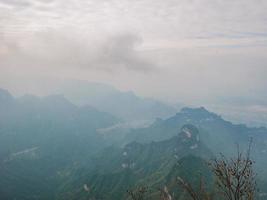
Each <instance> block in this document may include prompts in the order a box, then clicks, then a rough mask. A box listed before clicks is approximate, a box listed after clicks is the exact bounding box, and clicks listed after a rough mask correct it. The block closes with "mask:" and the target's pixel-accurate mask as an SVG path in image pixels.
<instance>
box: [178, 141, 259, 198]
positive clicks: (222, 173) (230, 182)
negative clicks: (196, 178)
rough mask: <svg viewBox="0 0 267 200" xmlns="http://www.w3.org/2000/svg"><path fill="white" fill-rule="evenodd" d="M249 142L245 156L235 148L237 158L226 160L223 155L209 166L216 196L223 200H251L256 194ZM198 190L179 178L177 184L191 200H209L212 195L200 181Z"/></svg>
mask: <svg viewBox="0 0 267 200" xmlns="http://www.w3.org/2000/svg"><path fill="white" fill-rule="evenodd" d="M251 144H252V142H251V141H250V144H249V148H248V151H247V152H246V154H243V153H240V151H239V147H238V148H237V149H238V151H237V157H235V158H230V159H227V158H226V157H225V156H224V155H223V154H221V155H220V158H215V159H214V160H212V161H211V162H210V163H209V165H210V168H211V170H212V172H213V174H214V176H215V179H216V182H215V186H216V190H217V193H216V196H217V199H218V195H220V196H221V198H222V199H225V200H253V199H255V193H256V178H255V176H256V174H255V173H254V171H253V163H254V162H253V161H252V160H251V158H250V151H251ZM200 182H201V184H200V189H199V190H198V191H197V192H196V191H195V190H194V189H193V188H192V186H191V185H190V184H189V183H187V182H186V181H184V180H183V179H181V178H178V183H179V184H180V185H181V186H182V188H183V189H184V190H185V191H186V192H187V193H188V194H189V196H190V197H191V198H192V199H193V200H211V199H213V197H214V194H211V193H209V192H207V191H206V189H205V187H204V182H203V181H200Z"/></svg>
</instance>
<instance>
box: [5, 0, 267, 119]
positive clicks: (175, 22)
mask: <svg viewBox="0 0 267 200" xmlns="http://www.w3.org/2000/svg"><path fill="white" fill-rule="evenodd" d="M266 9H267V2H266V1H264V0H235V1H232V0H231V1H230V0H190V1H188V0H181V1H174V0H164V1H163V0H154V1H152V0H143V1H129V0H125V1H122V0H110V1H106V0H100V1H99V0H98V1H97V0H90V1H82V0H79V1H74V0H67V1H66V0H65V1H63V0H47V1H45V0H19V1H18V0H0V86H1V87H2V88H6V89H8V90H10V91H11V92H12V93H13V94H15V95H22V94H25V93H34V94H37V95H47V94H48V93H49V91H51V90H50V89H51V88H52V87H53V84H54V83H55V82H56V81H57V80H58V79H60V80H67V79H78V80H87V81H90V82H92V81H93V82H102V83H107V84H110V85H113V86H115V87H117V88H119V89H121V90H125V91H128V90H131V91H134V92H135V93H136V94H138V95H139V96H143V97H153V98H156V99H160V100H162V101H165V102H169V103H172V104H175V103H181V102H182V103H184V104H189V105H207V104H208V105H209V106H210V107H212V105H215V106H216V107H217V108H218V107H220V109H219V110H220V111H222V112H223V111H224V110H226V108H225V104H226V107H227V110H228V111H229V110H232V107H233V106H234V107H235V109H237V107H238V110H239V111H240V105H242V107H241V110H242V111H244V110H245V112H247V111H249V112H257V113H261V114H264V116H266V113H267V111H266V110H267V108H266V97H267V95H266V94H267V91H266V86H267V79H266V74H267V67H266V64H267V14H266ZM52 83H53V84H52Z"/></svg>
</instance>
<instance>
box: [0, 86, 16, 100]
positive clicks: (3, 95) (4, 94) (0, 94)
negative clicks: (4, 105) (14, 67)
mask: <svg viewBox="0 0 267 200" xmlns="http://www.w3.org/2000/svg"><path fill="white" fill-rule="evenodd" d="M13 99H14V98H13V96H12V95H11V94H10V93H9V92H8V91H7V90H5V89H2V88H0V102H9V101H12V100H13Z"/></svg>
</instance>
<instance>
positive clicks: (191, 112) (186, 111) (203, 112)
mask: <svg viewBox="0 0 267 200" xmlns="http://www.w3.org/2000/svg"><path fill="white" fill-rule="evenodd" d="M177 115H188V116H191V117H196V118H221V117H220V116H219V115H217V114H215V113H213V112H210V111H208V110H207V109H206V108H205V107H198V108H189V107H184V108H182V109H181V111H180V112H179V113H177Z"/></svg>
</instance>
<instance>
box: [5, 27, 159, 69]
mask: <svg viewBox="0 0 267 200" xmlns="http://www.w3.org/2000/svg"><path fill="white" fill-rule="evenodd" d="M25 43H26V44H23V42H22V44H19V43H18V44H16V43H14V42H11V41H8V40H3V39H2V44H1V45H0V47H1V49H2V51H3V52H2V57H5V60H8V61H9V62H11V63H13V64H20V65H22V66H26V65H39V66H44V67H48V66H51V67H63V68H81V69H97V70H106V71H116V70H121V69H125V70H131V71H143V72H148V71H151V70H154V69H155V65H154V64H152V62H151V61H149V60H148V59H146V58H145V57H144V56H142V55H141V52H139V51H138V50H137V48H138V46H139V45H141V44H142V39H141V38H140V37H138V36H137V35H133V34H128V33H126V34H118V35H115V36H107V37H105V38H102V40H100V41H97V42H96V41H92V40H90V39H89V38H83V39H82V38H78V37H75V36H74V35H68V34H61V33H58V32H53V31H50V32H46V33H40V34H35V36H34V37H33V38H32V39H31V41H30V42H28V41H26V42H25ZM0 53H1V52H0ZM0 56H1V54H0ZM14 57H16V59H14Z"/></svg>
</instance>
